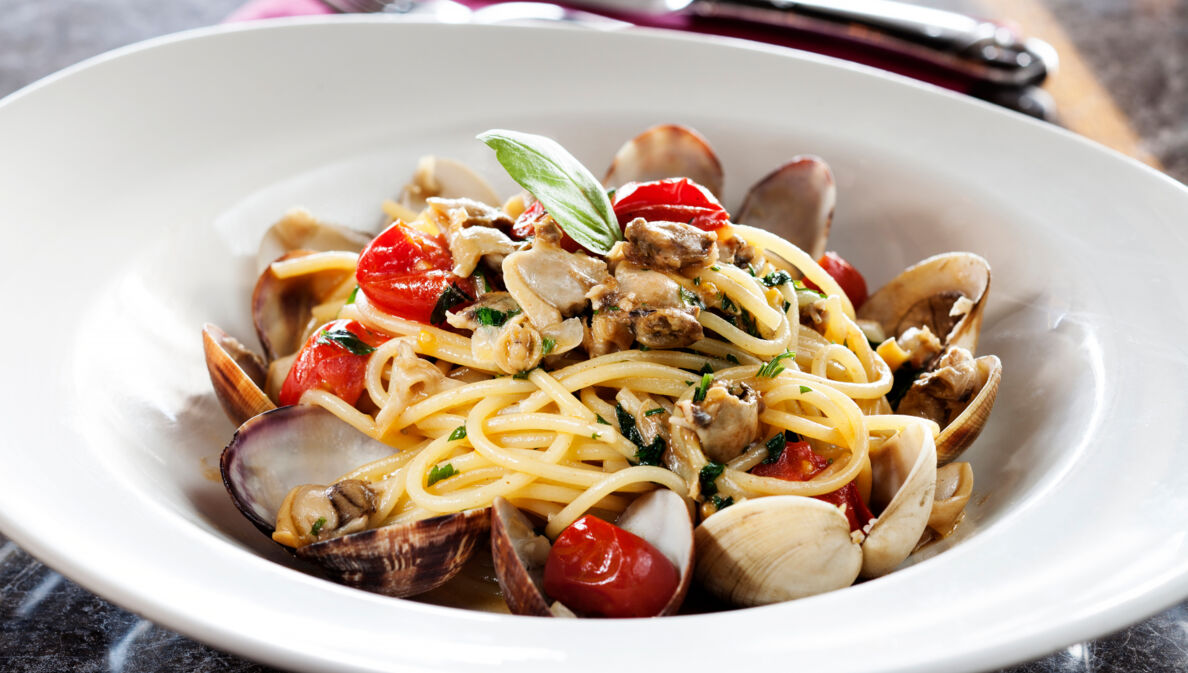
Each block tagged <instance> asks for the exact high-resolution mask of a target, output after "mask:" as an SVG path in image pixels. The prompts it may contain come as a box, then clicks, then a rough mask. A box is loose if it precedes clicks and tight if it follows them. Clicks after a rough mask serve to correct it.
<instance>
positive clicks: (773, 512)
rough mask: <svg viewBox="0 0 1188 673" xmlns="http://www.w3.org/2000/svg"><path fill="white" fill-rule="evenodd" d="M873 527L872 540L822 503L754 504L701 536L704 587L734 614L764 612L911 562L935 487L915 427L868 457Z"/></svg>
mask: <svg viewBox="0 0 1188 673" xmlns="http://www.w3.org/2000/svg"><path fill="white" fill-rule="evenodd" d="M871 467H872V470H873V475H874V484H873V489H872V493H871V502H870V505H871V509H872V510H873V511H874V512H875V513H876V515H877V516H876V518H875V519H874V520H872V522H871V523H870V524H868V526H867V531H868V532H867V534H866V536H865V539H863V536H862V535H861V534H860V533H857V532H854V533H851V531H850V525H849V522H848V521H847V520H846V517H845V515H844V514H842V512H841V510H840V509H839V508H838V507H836V506H834V505H831V504H829V503H826V502H824V501H821V500H817V499H815V498H806V497H803V496H796V495H777V496H766V497H761V498H753V499H750V500H745V501H743V502H741V503H738V504H735V505H732V506H730V507H727V508H725V509H722V510H719V511H718V512H716V513H714V514H712V515H710V516H709V517H707V518H706V519H705V520H704V521H702V523H701V525H699V526H698V527H697V530H696V531H695V539H696V543H697V570H696V575H697V579H698V581H699V582H700V583H701V584H702V585H703V586H705V587H706V589H707V590H709V591H710V593H712V594H714V595H715V596H717V597H718V598H721V599H723V600H726V601H728V602H730V603H733V604H735V605H743V606H752V605H765V604H768V603H775V602H778V601H786V600H793V599H796V598H803V597H806V596H812V595H815V594H819V593H824V592H827V591H833V590H835V589H841V588H843V587H847V586H850V585H851V584H852V583H853V582H854V580H855V579H857V578H858V577H859V576H861V577H878V576H880V575H883V574H886V573H887V572H890V571H891V570H893V569H894V568H895V567H896V566H898V565H899V564H900V563H902V562H903V561H904V559H906V558H907V557H908V555H909V554H910V553H911V551H912V549H913V548H914V547H915V544H916V541H917V540H919V539H920V535H921V534H922V533H923V531H924V527H925V525H926V524H927V522H928V516H929V513H930V512H931V510H932V498H933V491H934V489H935V486H936V449H935V446H934V444H933V441H932V436H931V435H930V434H929V433H928V432H925V431H924V429H923V427H922V426H919V425H910V426H908V427H906V428H904V429H903V430H902V431H900V432H899V433H897V434H896V435H894V436H893V437H891V438H890V439H888V440H887V441H886V442H884V443H883V444H882V446H881V447H879V449H878V450H876V451H872V453H871Z"/></svg>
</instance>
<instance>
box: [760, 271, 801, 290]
mask: <svg viewBox="0 0 1188 673" xmlns="http://www.w3.org/2000/svg"><path fill="white" fill-rule="evenodd" d="M762 282H763V284H764V285H766V286H767V287H775V286H777V285H783V284H785V283H791V282H792V276H791V275H789V273H788V272H787V271H772V272H771V273H769V274H767V275H766V276H764V277H763V278H762ZM793 287H795V286H793Z"/></svg>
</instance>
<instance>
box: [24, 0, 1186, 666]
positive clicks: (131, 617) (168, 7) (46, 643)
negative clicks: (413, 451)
mask: <svg viewBox="0 0 1188 673" xmlns="http://www.w3.org/2000/svg"><path fill="white" fill-rule="evenodd" d="M241 1H242V0H201V1H199V0H175V1H173V2H168V3H161V2H153V1H151V0H55V1H54V2H44V0H0V97H3V96H4V95H5V94H8V93H10V92H12V91H14V90H16V89H18V88H20V87H21V86H24V85H25V84H28V83H30V82H32V81H35V80H37V79H38V78H40V77H42V76H44V75H47V74H49V73H51V72H54V71H55V70H58V69H60V68H62V67H65V66H67V65H70V64H72V63H74V62H77V61H79V60H82V59H84V58H86V57H89V56H92V55H94V54H97V53H101V52H103V51H106V50H108V49H111V48H114V47H118V46H121V45H124V44H129V43H131V42H135V41H137V40H141V39H145V38H149V37H153V36H156V35H162V34H165V33H169V32H174V31H177V30H183V29H187V28H192V27H197V26H202V25H208V24H212V23H216V22H218V21H219V20H221V19H222V18H223V17H225V16H226V15H227V14H228V13H230V12H231V11H232V10H233V9H235V8H236V7H237V6H238V5H239V4H240V3H241ZM926 4H930V5H934V6H940V7H954V8H959V9H964V10H968V11H977V12H979V13H982V14H985V15H991V16H999V17H1010V18H1012V19H1015V20H1017V21H1018V22H1019V23H1020V24H1021V25H1022V26H1023V27H1024V28H1025V29H1027V30H1028V31H1029V32H1033V33H1034V34H1039V35H1041V36H1042V37H1044V38H1045V39H1050V40H1051V41H1053V43H1055V44H1057V46H1058V47H1061V48H1062V49H1063V50H1066V51H1062V57H1063V58H1064V63H1065V65H1064V68H1063V70H1062V75H1061V76H1062V77H1064V78H1065V79H1064V80H1063V81H1061V80H1057V81H1055V82H1053V83H1051V84H1050V85H1049V88H1050V89H1051V90H1052V93H1053V95H1054V97H1055V98H1056V101H1057V104H1058V105H1059V106H1060V112H1061V115H1062V119H1064V120H1065V122H1066V123H1067V125H1068V126H1069V127H1070V128H1072V129H1073V130H1075V131H1077V132H1080V133H1084V134H1085V135H1088V136H1090V137H1093V138H1094V139H1096V140H1099V141H1101V142H1104V143H1106V144H1109V145H1111V146H1113V147H1115V148H1117V149H1119V150H1121V151H1123V152H1128V153H1130V154H1132V155H1134V156H1136V157H1138V158H1140V159H1142V160H1145V161H1148V162H1150V163H1152V164H1154V165H1156V166H1158V167H1161V168H1162V169H1163V170H1165V171H1166V172H1167V173H1168V174H1170V175H1172V176H1173V177H1175V178H1177V179H1179V180H1181V181H1185V182H1188V0H929V1H928V2H927V3H926ZM1063 73H1068V74H1063ZM0 151H2V150H0ZM1186 561H1188V560H1186ZM174 670H179V671H194V672H199V673H206V672H214V671H231V672H234V673H259V672H261V671H270V670H273V669H270V668H267V667H264V666H261V665H259V664H256V663H253V662H250V661H247V660H244V659H241V658H239V657H236V656H234V655H231V654H227V653H224V652H221V651H219V650H217V649H213V648H211V647H209V646H207V645H204V644H201V643H197V642H194V641H192V640H190V639H188V638H186V637H184V636H181V635H179V634H176V633H174V632H172V631H169V630H168V629H165V628H162V627H160V626H157V625H155V624H153V623H152V622H149V621H147V620H145V619H142V618H140V617H138V616H137V615H135V614H132V613H130V612H128V611H126V610H124V609H122V608H120V607H119V606H117V605H113V604H112V603H109V602H108V601H106V600H104V599H102V598H100V597H98V596H95V595H94V594H92V593H90V592H89V591H87V590H86V589H83V588H82V587H80V586H78V585H76V584H74V583H73V582H71V581H70V580H68V579H66V578H64V577H62V576H61V575H59V574H58V573H56V572H54V570H52V569H50V568H48V567H46V566H45V565H43V564H41V563H39V562H38V561H37V560H36V559H34V558H32V557H31V556H29V555H28V554H26V553H25V552H24V551H23V550H21V549H20V548H19V547H17V545H16V544H15V543H13V542H11V541H8V540H6V539H4V538H3V537H2V536H0V671H10V672H14V673H15V672H30V673H33V672H36V673H41V672H47V673H48V672H57V671H79V672H91V671H111V672H113V673H119V672H126V673H133V672H141V671H174ZM1004 670H1005V671H1008V672H1009V673H1041V672H1042V673H1124V672H1125V673H1171V672H1173V671H1175V672H1180V673H1188V602H1185V603H1181V604H1179V605H1176V606H1174V607H1172V608H1170V609H1168V610H1167V611H1165V612H1163V613H1161V614H1158V615H1154V616H1152V617H1150V618H1149V619H1147V620H1145V621H1142V622H1140V623H1138V624H1135V625H1133V626H1131V627H1129V628H1126V629H1123V630H1121V631H1119V632H1117V633H1114V634H1108V635H1104V636H1103V637H1100V638H1098V639H1095V640H1090V641H1086V642H1081V643H1075V644H1072V645H1070V646H1068V647H1066V648H1064V649H1062V650H1059V651H1057V652H1054V653H1051V654H1050V655H1048V656H1046V657H1044V658H1042V659H1039V660H1036V661H1033V662H1027V663H1020V664H1019V665H1017V666H1013V667H1011V668H1008V669H1004Z"/></svg>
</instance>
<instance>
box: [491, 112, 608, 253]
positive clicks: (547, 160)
mask: <svg viewBox="0 0 1188 673" xmlns="http://www.w3.org/2000/svg"><path fill="white" fill-rule="evenodd" d="M478 139H479V140H481V141H483V142H484V143H486V144H487V146H488V147H490V148H491V149H493V150H495V158H496V159H497V160H498V161H499V163H500V164H501V165H502V166H503V168H504V170H506V171H507V174H508V175H510V176H511V178H512V179H513V180H515V181H516V182H517V183H519V184H520V186H521V187H523V188H524V189H526V190H528V192H529V193H531V194H532V195H533V196H534V197H536V200H538V201H540V203H541V204H542V205H543V206H544V209H545V210H546V211H547V212H548V213H549V215H552V216H553V219H554V220H556V221H557V224H558V225H559V226H560V227H561V228H562V229H563V230H565V233H567V234H569V235H570V236H572V237H573V240H575V241H577V242H578V243H580V244H581V245H582V246H583V247H585V248H586V249H588V250H591V251H593V252H597V253H598V254H600V255H605V254H606V253H608V252H610V249H611V246H613V245H614V244H615V242H616V241H620V240H622V239H623V235H622V230H621V229H619V220H618V218H617V217H615V211H614V207H613V206H612V205H611V200H610V198H609V197H608V196H607V194H606V191H605V190H604V189H603V187H602V184H601V183H599V181H598V180H597V179H596V178H595V177H594V176H593V175H592V174H591V173H590V171H589V170H587V169H586V167H585V166H583V165H582V164H581V162H579V161H578V160H577V159H575V158H574V157H573V155H572V154H570V153H569V152H568V151H566V150H565V148H564V147H562V146H561V145H560V144H558V143H557V141H555V140H553V139H551V138H546V137H544V136H540V135H535V134H532V133H521V132H519V131H507V130H503V129H492V130H490V131H486V132H484V133H480V134H479V135H478Z"/></svg>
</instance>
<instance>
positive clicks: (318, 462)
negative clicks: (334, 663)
mask: <svg viewBox="0 0 1188 673" xmlns="http://www.w3.org/2000/svg"><path fill="white" fill-rule="evenodd" d="M392 451H393V449H392V447H390V446H388V445H386V444H383V443H382V442H378V441H376V440H374V439H372V438H370V437H368V436H366V435H364V434H362V433H360V432H359V431H358V430H355V429H354V428H352V427H351V426H350V425H347V424H346V423H343V422H342V421H341V420H339V419H338V418H337V417H336V416H334V415H333V414H331V413H330V412H328V411H326V410H324V409H322V408H321V407H313V406H292V407H282V408H280V409H276V410H274V411H270V412H267V413H264V414H261V415H259V416H256V417H254V418H252V419H249V420H248V421H247V422H246V423H244V424H243V425H242V426H240V428H239V430H238V431H237V432H236V433H235V437H234V438H233V439H232V440H231V443H230V444H228V445H227V448H226V449H224V451H223V456H222V460H221V461H220V467H221V469H222V474H223V483H224V485H225V486H226V487H227V491H228V492H229V493H230V494H231V499H232V500H233V501H234V502H235V505H236V507H238V508H239V510H240V511H241V512H242V513H243V514H244V516H246V517H247V518H248V520H249V521H251V522H252V523H253V524H254V525H255V526H256V527H257V528H259V529H260V531H261V532H263V533H264V534H265V535H269V536H271V534H272V532H273V531H274V528H275V522H276V517H277V513H278V511H279V509H280V507H281V505H282V503H283V502H284V500H285V496H286V495H287V494H288V493H289V491H290V490H292V488H293V487H295V486H299V485H302V484H328V483H331V482H333V481H334V480H335V479H337V478H339V477H340V476H341V475H343V474H345V473H347V472H349V471H350V470H351V469H353V468H355V467H358V466H359V465H363V464H365V463H368V462H371V461H374V460H378V459H380V458H383V457H385V456H388V455H391V453H392ZM489 530H490V514H489V512H488V511H487V510H486V509H479V510H471V511H466V512H460V513H457V514H448V515H444V516H439V517H434V518H432V519H424V520H421V521H416V522H413V523H409V524H400V525H391V526H383V527H381V528H376V529H372V530H366V531H362V532H358V533H352V534H349V535H343V536H341V537H335V538H330V539H328V540H322V541H320V542H315V543H313V544H309V545H306V546H304V547H300V548H298V549H297V550H296V552H295V553H296V555H297V556H299V557H301V558H304V559H307V560H310V561H313V562H315V563H317V564H318V565H319V566H321V568H322V569H323V571H324V572H325V574H326V575H327V577H329V578H330V579H333V580H335V581H337V582H341V583H343V584H347V585H349V586H353V587H356V588H359V589H365V590H367V591H374V592H378V593H383V594H386V595H389V596H412V595H416V594H419V593H424V592H426V591H429V590H431V589H434V588H436V587H438V586H440V585H442V584H443V583H445V582H446V581H448V580H449V579H451V578H452V577H453V576H454V575H456V574H457V573H458V572H459V571H461V569H462V566H463V565H464V564H465V563H466V561H467V560H469V559H470V557H471V556H473V555H474V552H475V551H476V550H477V549H478V548H479V547H481V546H482V545H483V544H485V542H486V535H487V533H488V531H489Z"/></svg>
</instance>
